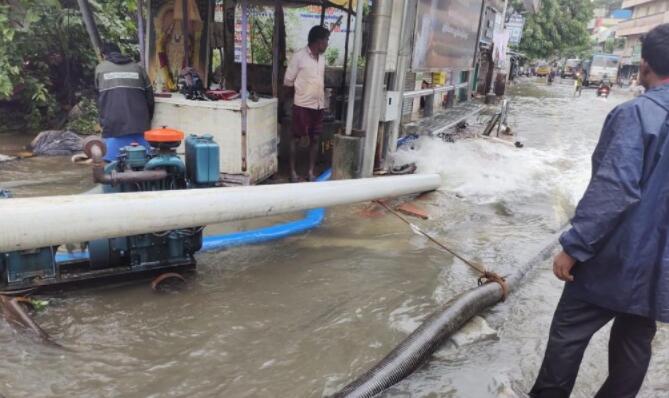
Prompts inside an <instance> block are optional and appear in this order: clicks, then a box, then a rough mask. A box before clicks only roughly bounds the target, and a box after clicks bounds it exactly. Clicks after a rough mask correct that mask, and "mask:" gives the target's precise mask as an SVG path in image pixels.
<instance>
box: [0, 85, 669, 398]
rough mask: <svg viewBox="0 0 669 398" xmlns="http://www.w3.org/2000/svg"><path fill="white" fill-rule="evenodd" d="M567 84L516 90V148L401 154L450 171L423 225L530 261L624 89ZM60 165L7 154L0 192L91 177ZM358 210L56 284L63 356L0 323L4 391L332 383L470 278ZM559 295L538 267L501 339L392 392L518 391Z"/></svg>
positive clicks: (457, 355)
mask: <svg viewBox="0 0 669 398" xmlns="http://www.w3.org/2000/svg"><path fill="white" fill-rule="evenodd" d="M570 82H571V81H566V82H565V84H562V85H561V84H555V85H553V86H550V87H547V86H544V85H543V84H537V83H532V82H529V81H522V82H520V83H519V84H518V85H516V86H515V87H514V88H513V89H512V92H513V95H512V96H511V99H512V113H511V116H510V125H511V126H512V127H513V128H514V131H515V132H516V133H517V135H518V136H517V139H520V140H521V141H522V142H523V143H524V144H525V148H523V149H516V148H513V147H511V146H508V145H504V144H499V143H494V142H490V141H484V140H474V139H470V140H462V141H458V142H456V143H455V144H453V143H445V142H442V141H441V140H439V139H430V138H423V139H421V140H419V141H418V142H416V143H415V144H414V145H413V146H412V147H413V149H404V150H402V151H400V153H399V154H398V158H399V160H404V161H416V162H417V163H418V167H419V171H423V172H435V171H436V172H439V173H441V174H442V176H443V180H444V184H443V186H442V188H441V189H440V190H439V191H437V192H434V193H432V194H430V195H428V196H427V197H425V198H424V199H422V200H420V201H418V202H417V204H419V205H420V206H422V207H424V208H426V209H427V210H428V211H429V213H430V215H431V219H430V220H427V221H420V220H419V221H416V224H418V225H420V226H421V227H423V228H425V229H426V230H427V231H429V232H431V233H433V234H435V235H436V236H438V237H439V238H440V239H441V240H443V241H445V242H449V243H450V244H451V246H453V247H454V248H455V249H457V250H458V251H459V252H460V253H462V254H464V255H465V256H467V257H470V258H473V259H476V260H479V261H481V262H483V263H484V264H486V265H487V266H488V267H489V268H491V269H494V270H496V271H498V272H500V273H508V272H511V271H512V270H513V269H514V266H515V265H516V264H518V263H521V262H523V261H525V260H526V259H528V258H529V257H531V256H532V255H533V254H534V253H535V252H536V251H537V250H538V248H539V246H540V245H541V244H542V243H543V242H544V240H545V239H546V238H547V237H549V236H550V235H551V234H552V233H554V232H555V231H557V230H558V229H559V228H560V226H561V225H563V224H564V223H565V222H566V221H567V220H568V217H569V215H570V214H571V212H572V211H573V208H574V206H575V204H576V203H577V200H578V198H579V197H580V194H581V193H582V192H583V189H584V188H585V185H586V184H587V181H588V176H589V172H590V163H589V156H590V153H591V151H592V149H593V148H594V145H595V143H596V140H597V137H598V134H599V130H600V127H601V124H602V122H603V120H604V117H605V116H606V113H607V112H608V111H609V110H611V109H612V108H613V107H614V106H615V105H616V104H618V103H620V102H622V101H624V100H627V99H629V96H628V95H627V94H626V93H622V92H619V91H620V90H614V92H613V94H612V96H611V97H610V98H609V99H608V100H604V99H597V98H595V94H594V91H593V90H585V91H584V92H583V96H582V97H581V98H572V96H571V85H570V84H569V83H570ZM0 140H1V138H0ZM1 145H2V144H0V146H1ZM0 153H2V151H1V150H0ZM40 162H44V163H40ZM51 162H53V163H51ZM67 162H68V160H67V159H60V160H58V159H39V158H37V159H25V160H21V161H19V162H12V163H9V164H0V186H3V185H8V182H9V184H15V185H14V186H13V187H12V189H13V190H14V192H15V193H16V194H17V196H29V195H30V196H32V195H45V194H56V193H74V192H81V191H83V190H85V188H87V187H88V186H90V185H92V184H90V182H89V181H90V177H89V176H90V174H89V170H88V168H86V167H82V166H75V165H71V164H69V163H67ZM22 181H23V182H26V181H28V182H30V181H36V182H38V183H35V184H26V183H23V184H22V183H21V182H22ZM367 206H368V205H366V204H362V205H356V206H342V207H338V208H335V209H331V210H329V211H328V213H327V218H326V221H325V223H324V224H323V226H322V227H321V228H319V229H317V230H314V231H312V232H310V233H308V234H305V235H301V236H296V237H293V238H289V239H285V240H282V241H279V242H274V243H270V244H264V245H259V246H247V247H240V248H236V249H232V250H227V251H223V252H219V253H203V254H200V255H198V260H199V265H198V272H197V274H196V275H195V276H194V277H193V278H192V279H191V280H190V281H189V284H188V286H187V288H186V289H185V290H184V291H181V292H178V293H170V294H156V293H154V292H152V291H151V290H150V289H149V287H148V283H136V284H131V285H127V286H122V287H114V288H107V289H98V290H80V291H70V292H66V293H62V294H58V295H55V296H53V297H52V298H51V302H50V305H49V306H48V308H47V310H46V311H44V312H42V313H40V314H39V315H38V316H37V320H38V321H39V322H40V323H41V325H42V326H43V327H44V328H45V329H47V330H49V331H50V332H51V333H52V334H53V336H54V338H55V339H56V340H57V341H59V342H61V343H62V344H63V345H65V346H66V347H69V348H71V351H61V350H58V349H54V348H51V347H45V346H43V345H39V344H35V341H34V340H32V339H31V338H29V337H25V336H21V335H19V334H17V333H16V332H15V331H13V329H11V328H10V327H8V326H7V325H5V324H4V323H0V356H2V358H3V366H2V367H0V393H1V394H3V395H5V396H7V397H49V396H54V397H61V396H69V397H183V396H188V397H321V396H323V395H324V394H328V393H332V392H334V391H336V390H337V389H338V388H339V387H341V386H343V385H344V384H346V383H348V382H349V381H351V380H352V379H353V378H354V377H355V376H357V375H359V374H361V373H362V372H364V371H365V370H366V369H368V368H369V367H370V366H372V365H373V364H374V363H376V362H377V361H378V360H380V359H381V358H382V357H383V356H385V354H386V353H387V352H388V351H390V350H391V349H392V348H393V347H394V346H395V345H396V344H397V343H398V342H399V341H401V340H402V338H403V337H404V336H406V335H407V334H408V333H409V332H411V331H412V330H413V329H414V328H415V327H416V326H417V325H418V324H419V323H420V321H421V320H422V319H424V318H425V317H426V316H428V315H429V314H430V313H431V312H432V311H434V310H436V309H437V308H439V306H440V305H441V304H444V303H445V302H447V301H448V300H449V299H450V298H452V297H453V296H454V295H456V294H457V293H460V292H462V291H464V290H467V289H470V288H472V287H474V286H475V283H476V275H475V274H474V273H473V272H472V271H471V270H470V269H469V268H467V266H466V265H464V264H463V263H461V262H460V261H458V260H455V259H453V258H452V257H451V256H450V255H448V254H446V253H444V252H443V251H441V250H439V249H437V248H436V247H434V246H433V245H432V244H431V243H430V242H428V241H427V240H426V239H425V238H423V237H421V236H419V235H417V234H415V233H413V232H412V231H411V230H410V229H408V228H407V227H406V225H405V224H403V223H402V222H401V221H399V220H397V219H396V218H394V217H393V216H390V215H385V216H382V217H372V218H367V217H363V214H364V213H365V212H364V210H365V208H366V207H367ZM268 222H270V221H268V220H254V221H247V222H240V223H235V224H233V225H227V226H223V227H217V229H219V230H230V229H236V228H240V229H243V228H247V227H248V226H251V225H259V224H263V223H268ZM209 230H212V228H209ZM560 289H561V283H560V282H559V281H557V280H556V279H555V278H554V277H553V276H552V272H551V270H550V263H549V262H546V263H545V264H540V265H539V266H538V267H537V268H536V269H535V271H534V272H532V273H531V274H530V275H529V277H528V279H527V283H526V285H525V286H524V287H523V288H521V289H518V290H517V291H515V292H514V294H512V296H510V298H509V299H508V300H507V301H506V302H505V303H503V304H500V305H498V306H496V307H495V308H494V309H492V310H491V311H488V312H486V313H485V314H483V316H484V318H485V319H486V320H487V321H488V323H489V324H490V325H491V326H492V327H493V328H495V329H496V330H497V331H498V336H499V337H498V338H497V339H493V340H489V341H485V342H481V343H476V344H473V345H469V346H464V347H460V348H454V347H452V346H450V345H448V344H446V345H445V346H444V349H443V350H441V351H440V352H439V353H437V354H436V355H435V356H434V357H433V358H432V360H431V361H430V362H429V363H428V364H426V365H425V366H424V367H423V368H421V369H420V370H419V371H418V372H417V373H415V374H414V375H412V376H411V377H410V378H409V379H407V380H405V381H404V382H401V383H400V384H398V385H397V386H395V387H394V388H392V389H391V390H389V391H387V392H386V393H385V394H384V396H386V397H430V398H433V397H498V396H502V395H500V394H507V395H506V396H513V395H508V394H517V395H518V396H523V395H522V393H523V392H525V391H527V390H529V388H530V386H531V384H532V382H533V380H534V377H535V375H536V372H537V369H538V366H539V362H540V360H541V357H542V355H543V348H544V345H545V340H546V337H547V332H548V325H549V322H550V318H551V316H552V311H553V310H554V307H555V304H556V302H557V299H558V296H559V293H560ZM606 333H607V329H604V330H602V331H601V332H600V333H599V334H598V335H596V336H595V338H594V339H593V342H592V344H591V347H590V348H589V349H588V351H587V352H586V355H585V358H584V361H583V366H582V371H581V375H580V377H579V379H578V381H577V386H576V390H575V393H574V396H575V397H589V396H592V394H593V392H594V391H595V390H596V389H597V388H598V387H599V383H601V382H602V381H603V380H604V378H605V375H606V339H607V335H606ZM668 346H669V329H668V328H667V327H660V328H659V330H658V335H657V338H656V340H655V356H654V359H653V363H652V365H651V369H650V371H649V375H648V378H647V380H646V383H645V384H644V388H643V391H642V394H641V395H640V396H642V397H658V396H666V395H667V394H669V386H667V381H666V380H667V378H666V375H667V372H669V355H667V353H666V352H667V347H668Z"/></svg>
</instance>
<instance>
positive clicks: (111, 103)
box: [95, 53, 154, 138]
mask: <svg viewBox="0 0 669 398" xmlns="http://www.w3.org/2000/svg"><path fill="white" fill-rule="evenodd" d="M95 89H96V90H97V93H98V112H99V114H100V125H101V126H102V136H103V137H104V138H109V137H121V136H124V135H128V134H141V133H144V131H146V130H148V129H149V128H150V126H151V118H152V117H153V109H154V98H153V88H152V87H151V82H150V81H149V78H148V76H147V74H146V71H145V70H144V68H142V67H141V66H140V65H139V64H137V63H135V62H133V61H132V59H131V58H130V57H127V56H124V55H121V54H120V53H111V54H109V55H107V56H106V57H105V60H104V61H103V62H102V63H100V64H99V65H98V66H97V67H96V68H95Z"/></svg>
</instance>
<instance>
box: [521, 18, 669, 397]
mask: <svg viewBox="0 0 669 398" xmlns="http://www.w3.org/2000/svg"><path fill="white" fill-rule="evenodd" d="M641 58H642V60H641V64H640V80H641V83H642V84H643V86H644V87H645V88H646V90H647V91H646V93H645V94H644V95H642V96H639V97H637V98H635V99H633V100H631V101H628V102H625V103H623V104H621V105H619V106H617V107H616V108H615V109H613V110H612V111H611V113H610V114H609V115H608V117H607V118H606V121H605V122H604V128H603V130H602V133H601V136H600V138H599V143H598V144H597V147H596V148H595V152H594V153H593V155H592V177H591V180H590V184H589V185H588V188H587V190H586V191H585V194H584V195H583V198H582V199H581V201H580V202H579V204H578V206H577V208H576V213H575V215H574V218H573V219H572V220H571V229H569V230H568V231H567V232H565V233H564V234H563V235H562V236H561V237H560V243H561V244H562V248H563V251H562V252H560V253H559V254H558V255H557V256H556V257H555V259H554V262H553V272H554V273H555V275H556V276H557V277H558V278H559V279H561V280H563V281H565V282H566V283H565V287H564V290H563V292H562V297H561V298H560V301H559V303H558V305H557V309H556V310H555V315H554V316H553V322H552V324H551V327H550V335H549V338H548V344H547V347H546V353H545V356H544V360H543V364H542V365H541V369H540V371H539V375H538V376H537V380H536V382H535V384H534V387H533V388H532V390H531V392H530V396H531V397H535V398H546V397H568V396H569V395H570V394H571V391H572V389H573V387H574V381H575V380H576V376H577V375H578V368H579V366H580V364H581V359H582V358H583V352H584V351H585V349H586V347H587V346H588V343H589V341H590V338H591V337H592V335H593V334H594V333H595V332H596V331H597V330H599V329H600V328H602V327H603V326H604V325H605V324H607V323H608V322H609V321H611V320H613V326H612V328H611V335H610V339H609V367H608V369H609V376H608V378H607V379H606V380H605V381H604V384H603V385H602V386H601V388H600V389H599V391H598V392H597V395H596V397H598V398H619V397H634V396H636V394H637V392H638V391H639V389H640V388H641V384H642V383H643V379H644V378H645V376H646V371H647V369H648V364H649V362H650V357H651V342H652V341H653V337H654V336H655V331H656V324H655V322H656V321H659V322H664V323H667V322H669V116H668V115H669V24H664V25H659V26H657V27H656V28H654V29H653V30H651V31H650V32H648V34H647V35H646V37H645V38H644V39H643V43H642V50H641Z"/></svg>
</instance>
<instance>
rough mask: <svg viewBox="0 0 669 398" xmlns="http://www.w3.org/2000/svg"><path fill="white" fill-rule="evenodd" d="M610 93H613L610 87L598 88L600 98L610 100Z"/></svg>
mask: <svg viewBox="0 0 669 398" xmlns="http://www.w3.org/2000/svg"><path fill="white" fill-rule="evenodd" d="M610 92H611V89H610V88H609V87H608V86H601V87H599V88H597V96H598V97H604V98H608V96H609V93H610Z"/></svg>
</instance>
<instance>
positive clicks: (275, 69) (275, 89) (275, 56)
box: [272, 0, 281, 98]
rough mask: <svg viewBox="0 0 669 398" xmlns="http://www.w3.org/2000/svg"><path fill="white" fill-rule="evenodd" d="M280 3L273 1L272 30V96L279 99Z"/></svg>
mask: <svg viewBox="0 0 669 398" xmlns="http://www.w3.org/2000/svg"><path fill="white" fill-rule="evenodd" d="M280 9H281V2H280V1H279V0H274V29H273V30H272V96H273V97H274V98H278V97H279V20H278V15H279V12H280Z"/></svg>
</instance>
